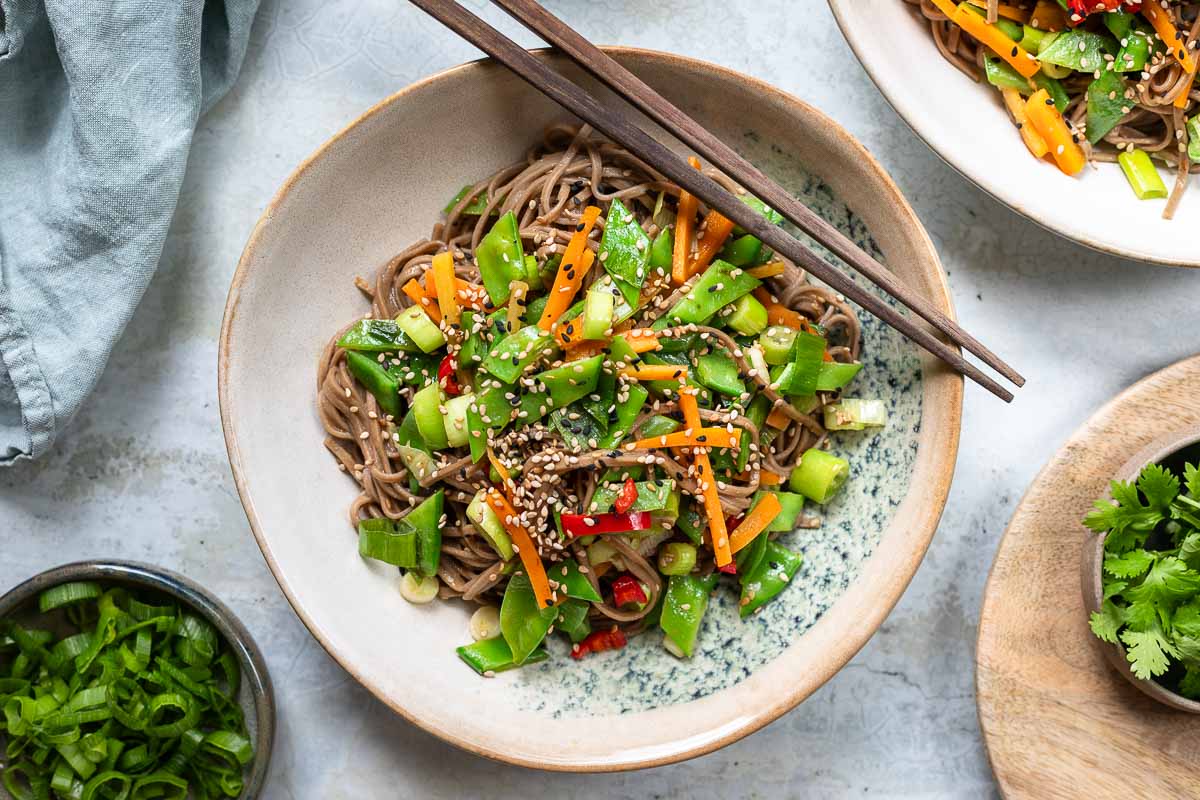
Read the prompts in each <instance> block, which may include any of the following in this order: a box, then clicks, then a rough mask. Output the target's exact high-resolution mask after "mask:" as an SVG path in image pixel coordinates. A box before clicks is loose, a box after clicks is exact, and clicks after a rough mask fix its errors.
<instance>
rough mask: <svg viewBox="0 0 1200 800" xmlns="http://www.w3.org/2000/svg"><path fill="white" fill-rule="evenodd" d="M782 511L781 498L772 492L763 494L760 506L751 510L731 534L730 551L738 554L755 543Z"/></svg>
mask: <svg viewBox="0 0 1200 800" xmlns="http://www.w3.org/2000/svg"><path fill="white" fill-rule="evenodd" d="M780 511H783V506H781V505H780V504H779V498H778V497H776V496H775V495H774V494H772V493H771V492H763V496H762V499H761V500H759V501H758V505H756V506H755V507H754V508H753V509H751V511H750V513H749V514H747V515H746V516H745V518H744V519H743V520H742V522H741V524H740V525H738V526H737V527H736V528H734V529H733V533H731V534H729V551H730V552H731V553H736V552H737V551H738V550H741V549H742V548H743V547H745V546H746V545H748V544H750V543H751V542H752V541H754V537H755V536H758V535H759V534H760V533H762V532H763V530H764V529H765V528H766V527H767V526H768V525H770V524H771V523H772V522H774V521H775V518H776V517H778V516H779V512H780Z"/></svg>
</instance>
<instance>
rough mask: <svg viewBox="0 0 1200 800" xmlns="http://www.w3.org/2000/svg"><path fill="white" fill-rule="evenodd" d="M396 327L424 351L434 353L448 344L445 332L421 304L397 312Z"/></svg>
mask: <svg viewBox="0 0 1200 800" xmlns="http://www.w3.org/2000/svg"><path fill="white" fill-rule="evenodd" d="M396 327H398V328H399V329H400V330H402V331H403V332H404V335H405V336H407V337H408V338H409V339H411V340H412V341H413V342H414V343H416V345H417V347H419V348H420V349H421V351H422V352H425V353H432V352H433V351H434V350H437V349H438V348H440V347H443V346H445V344H446V336H445V334H443V333H442V330H441V328H439V327H438V326H437V325H435V324H434V322H433V320H431V319H430V318H429V315H428V314H426V313H425V310H424V309H423V308H421V306H415V305H414V306H409V307H408V308H406V309H404V310H403V311H401V312H400V313H399V314H397V315H396Z"/></svg>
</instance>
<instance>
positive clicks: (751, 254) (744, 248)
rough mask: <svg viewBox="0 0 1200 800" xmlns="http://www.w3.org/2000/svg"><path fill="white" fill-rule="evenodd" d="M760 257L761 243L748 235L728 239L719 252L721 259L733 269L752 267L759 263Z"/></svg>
mask: <svg viewBox="0 0 1200 800" xmlns="http://www.w3.org/2000/svg"><path fill="white" fill-rule="evenodd" d="M761 255H762V242H761V241H760V240H759V239H757V238H755V237H754V236H751V235H750V234H748V233H747V234H746V235H745V236H739V237H737V238H736V239H730V240H729V242H727V243H726V244H725V247H724V248H723V249H722V250H721V258H722V259H723V260H725V261H728V262H729V263H730V264H733V265H734V266H735V267H752V266H754V265H755V264H757V263H759V257H760V256H761Z"/></svg>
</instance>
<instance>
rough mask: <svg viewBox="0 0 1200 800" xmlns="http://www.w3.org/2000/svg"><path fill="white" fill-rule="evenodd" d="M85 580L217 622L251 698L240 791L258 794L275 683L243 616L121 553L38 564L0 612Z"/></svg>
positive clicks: (183, 580) (267, 763)
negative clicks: (139, 591) (167, 600)
mask: <svg viewBox="0 0 1200 800" xmlns="http://www.w3.org/2000/svg"><path fill="white" fill-rule="evenodd" d="M84 580H90V581H98V582H111V583H125V584H133V585H136V586H141V587H145V588H147V589H152V590H154V591H158V592H162V593H163V594H167V595H170V596H171V597H174V598H175V599H177V600H179V601H180V602H182V603H184V604H186V605H187V606H188V607H190V608H192V609H194V610H196V611H199V612H200V613H201V614H202V615H203V616H204V617H205V619H207V620H208V621H209V622H211V623H212V624H213V625H214V626H216V628H217V630H218V631H219V632H220V634H221V636H223V637H224V638H225V641H226V642H227V643H228V644H229V645H230V647H232V648H233V650H234V652H235V653H236V655H237V659H238V663H239V665H240V666H241V670H242V678H243V681H244V682H245V683H246V685H247V686H248V687H249V689H250V695H251V697H252V698H253V700H254V715H255V725H256V728H255V737H254V738H255V741H254V766H253V767H252V768H251V770H250V775H249V777H248V779H247V780H246V784H245V788H244V789H243V790H242V791H243V793H244V794H243V795H242V796H244V797H246V798H247V799H248V800H253V798H256V797H258V796H259V794H260V793H261V792H262V790H263V788H264V787H265V786H266V782H267V774H268V772H269V771H270V767H271V754H272V751H273V750H274V747H275V689H274V685H273V684H272V682H271V674H270V672H269V671H268V669H267V662H266V659H264V658H263V654H262V651H261V650H259V648H258V644H257V643H256V642H255V641H254V637H253V636H252V635H251V634H250V631H249V630H248V629H247V628H246V626H245V625H244V624H243V623H242V621H241V620H240V619H238V617H237V615H236V614H234V613H233V611H232V610H231V609H230V608H229V607H228V606H226V605H225V604H224V603H223V602H221V601H220V600H219V599H217V597H216V595H214V594H213V593H212V592H210V591H209V590H208V589H205V588H204V587H203V586H201V585H200V584H198V583H196V582H195V581H193V580H192V579H191V578H188V577H186V576H184V575H181V574H179V573H178V572H174V571H173V570H169V569H166V568H165V567H159V566H156V565H154V564H147V563H144V562H141V561H126V560H123V559H90V560H85V561H73V562H71V563H69V564H61V565H59V566H57V567H51V568H50V569H47V570H43V571H42V572H39V573H38V574H36V575H34V576H32V577H30V578H27V579H26V580H24V581H22V582H21V583H18V584H17V585H16V586H14V587H12V588H11V589H9V590H7V591H5V592H4V593H3V594H0V618H3V617H5V616H7V615H8V614H10V613H12V612H13V611H15V610H17V609H18V608H20V607H21V606H23V605H25V604H26V603H28V602H30V601H31V600H33V599H35V598H36V597H37V596H38V595H39V594H40V593H41V592H43V591H45V590H46V589H50V588H53V587H55V586H59V585H61V584H63V583H69V582H71V581H84Z"/></svg>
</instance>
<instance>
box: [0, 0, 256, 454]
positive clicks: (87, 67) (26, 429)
mask: <svg viewBox="0 0 1200 800" xmlns="http://www.w3.org/2000/svg"><path fill="white" fill-rule="evenodd" d="M257 6H258V0H209V1H208V2H205V0H106V2H93V0H0V465H8V464H12V463H14V462H17V461H20V460H24V459H30V458H36V457H38V456H40V455H41V454H43V453H45V452H46V450H47V448H48V447H49V446H50V444H51V442H53V441H54V437H55V436H56V435H57V434H58V432H59V431H61V430H62V428H63V427H64V426H65V425H66V424H67V422H68V421H69V420H70V418H71V417H72V416H73V415H74V414H75V412H76V411H78V410H79V408H80V406H81V405H82V404H83V402H84V400H85V398H86V397H87V395H88V393H89V392H91V390H92V387H93V386H94V385H95V383H96V380H97V379H98V378H99V377H100V373H101V371H102V370H103V369H104V364H105V362H106V361H107V360H108V354H109V352H110V351H111V349H112V347H113V345H114V344H115V342H116V340H117V337H118V336H120V335H121V331H122V330H123V329H124V327H125V324H126V322H128V321H129V317H130V315H131V314H132V313H133V309H134V307H135V306H136V305H137V303H138V301H139V300H140V299H141V296H142V293H143V292H144V291H145V289H146V285H147V284H148V283H149V282H150V277H151V275H153V274H154V269H155V267H156V266H157V264H158V260H159V257H160V256H161V255H162V248H163V240H164V239H165V238H166V234H167V227H168V226H169V224H170V221H171V215H172V214H173V213H174V210H175V203H176V201H177V199H178V197H179V188H180V184H181V183H182V181H183V173H184V167H185V165H186V163H187V155H188V148H189V146H190V144H191V139H192V133H193V130H194V128H195V125H196V121H197V119H198V118H199V117H200V115H201V114H203V113H204V112H205V111H206V110H208V109H209V108H210V107H211V106H212V104H213V103H215V102H216V101H217V99H219V98H220V97H221V96H222V95H223V94H224V93H225V92H226V91H227V90H228V89H229V87H230V85H231V84H232V83H233V81H234V78H235V77H236V76H237V73H238V70H239V69H240V68H241V63H242V57H243V56H244V55H245V52H246V44H247V41H248V39H249V36H250V24H251V22H252V20H253V18H254V12H255V10H256V8H257Z"/></svg>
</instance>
